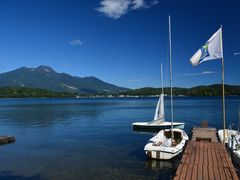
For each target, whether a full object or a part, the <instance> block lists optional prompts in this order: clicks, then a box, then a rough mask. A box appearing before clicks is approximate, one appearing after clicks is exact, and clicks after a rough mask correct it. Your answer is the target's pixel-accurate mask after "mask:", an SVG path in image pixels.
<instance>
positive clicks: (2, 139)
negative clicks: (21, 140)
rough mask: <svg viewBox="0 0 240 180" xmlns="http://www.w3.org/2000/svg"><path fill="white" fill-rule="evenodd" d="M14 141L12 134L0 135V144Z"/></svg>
mask: <svg viewBox="0 0 240 180" xmlns="http://www.w3.org/2000/svg"><path fill="white" fill-rule="evenodd" d="M15 141H16V139H15V137H14V136H0V145H2V144H7V143H14V142H15Z"/></svg>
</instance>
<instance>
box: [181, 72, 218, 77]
mask: <svg viewBox="0 0 240 180" xmlns="http://www.w3.org/2000/svg"><path fill="white" fill-rule="evenodd" d="M206 74H217V72H215V71H203V72H200V73H193V74H178V75H179V76H198V75H206Z"/></svg>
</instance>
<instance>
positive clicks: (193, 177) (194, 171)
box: [192, 164, 198, 180]
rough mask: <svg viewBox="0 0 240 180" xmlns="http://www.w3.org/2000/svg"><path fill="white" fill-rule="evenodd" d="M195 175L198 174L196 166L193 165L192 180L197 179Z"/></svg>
mask: <svg viewBox="0 0 240 180" xmlns="http://www.w3.org/2000/svg"><path fill="white" fill-rule="evenodd" d="M197 174H198V166H197V165H196V164H194V165H193V169H192V180H197V177H198V175H197Z"/></svg>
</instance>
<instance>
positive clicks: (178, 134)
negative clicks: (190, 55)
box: [144, 16, 189, 160]
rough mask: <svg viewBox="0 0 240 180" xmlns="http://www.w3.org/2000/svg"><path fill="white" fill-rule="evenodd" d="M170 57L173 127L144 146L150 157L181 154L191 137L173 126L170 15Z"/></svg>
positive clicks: (167, 157) (164, 157)
mask: <svg viewBox="0 0 240 180" xmlns="http://www.w3.org/2000/svg"><path fill="white" fill-rule="evenodd" d="M169 50H170V52H169V55H170V56H169V59H170V64H169V65H170V86H171V117H172V122H171V129H164V130H161V131H159V133H158V134H157V135H156V136H154V137H152V138H151V139H150V140H149V141H148V143H147V144H146V145H145V147H144V151H145V153H146V155H147V157H148V158H153V159H165V160H168V159H172V158H173V157H175V156H177V155H179V154H180V153H181V152H182V151H183V148H184V146H185V144H186V141H187V140H188V139H189V138H188V136H187V134H186V133H185V131H184V130H182V129H177V128H173V124H174V123H173V99H172V55H171V18H170V16H169Z"/></svg>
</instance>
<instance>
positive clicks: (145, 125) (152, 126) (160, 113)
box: [132, 64, 184, 132]
mask: <svg viewBox="0 0 240 180" xmlns="http://www.w3.org/2000/svg"><path fill="white" fill-rule="evenodd" d="M161 81H162V92H161V94H160V96H159V99H158V103H157V106H156V110H155V115H154V119H153V121H150V122H134V123H133V124H132V127H133V130H135V131H153V132H158V131H159V130H161V129H169V128H171V126H172V125H173V127H174V128H179V129H183V128H184V123H183V122H173V124H172V123H171V122H168V121H165V112H164V89H163V71H162V64H161Z"/></svg>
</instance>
